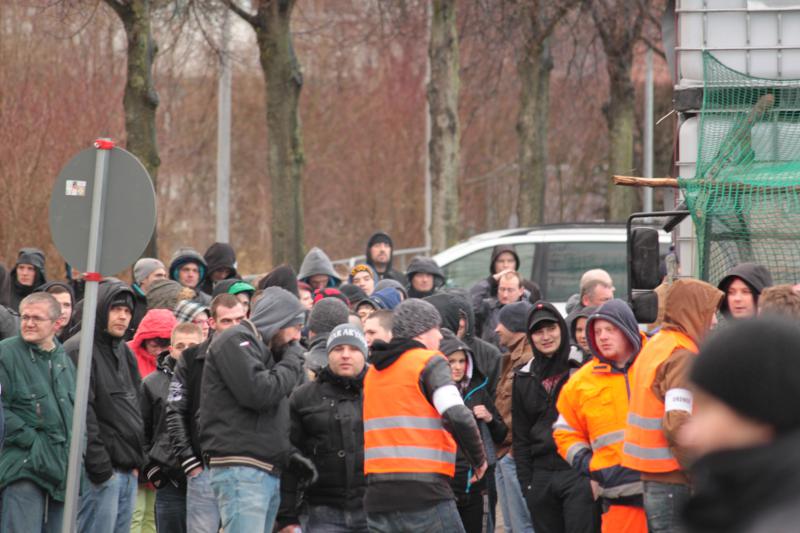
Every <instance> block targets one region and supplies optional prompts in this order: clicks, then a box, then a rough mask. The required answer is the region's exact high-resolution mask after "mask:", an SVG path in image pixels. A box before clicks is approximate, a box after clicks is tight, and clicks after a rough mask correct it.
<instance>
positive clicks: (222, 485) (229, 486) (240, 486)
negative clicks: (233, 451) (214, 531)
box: [210, 466, 281, 533]
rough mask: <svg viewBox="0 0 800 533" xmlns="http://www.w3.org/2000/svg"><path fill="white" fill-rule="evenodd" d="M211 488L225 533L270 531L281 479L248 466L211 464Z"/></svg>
mask: <svg viewBox="0 0 800 533" xmlns="http://www.w3.org/2000/svg"><path fill="white" fill-rule="evenodd" d="M210 474H211V488H212V489H213V490H214V496H216V498H217V504H218V505H219V514H220V516H221V517H222V527H223V529H225V533H271V532H272V526H273V524H274V523H275V516H276V515H277V514H278V504H279V503H280V499H281V490H280V489H281V487H280V485H281V480H280V478H279V477H277V476H273V475H272V474H269V473H267V472H264V471H263V470H259V469H258V468H252V467H249V466H221V467H211V468H210Z"/></svg>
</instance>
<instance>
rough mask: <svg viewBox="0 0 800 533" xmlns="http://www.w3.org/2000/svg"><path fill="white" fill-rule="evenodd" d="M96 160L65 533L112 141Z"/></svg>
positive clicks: (74, 487) (77, 461)
mask: <svg viewBox="0 0 800 533" xmlns="http://www.w3.org/2000/svg"><path fill="white" fill-rule="evenodd" d="M95 148H96V149H97V150H96V151H97V159H96V162H95V171H94V184H93V190H92V210H91V215H90V217H89V220H90V223H89V252H88V254H87V258H86V276H85V279H86V289H85V292H84V297H83V319H82V320H83V322H82V325H81V343H80V350H79V352H78V369H77V370H78V376H77V383H76V385H75V406H74V412H73V414H72V433H71V435H72V439H71V442H70V444H69V463H68V468H69V469H68V470H67V495H66V498H65V500H64V522H63V524H62V526H61V531H62V533H73V532H75V531H76V529H77V524H76V521H77V518H78V498H80V489H81V471H82V468H81V465H82V459H83V438H79V439H78V438H75V437H76V436H78V435H80V436H81V437H82V436H83V434H84V427H85V426H86V406H87V404H88V403H89V378H90V377H91V373H92V344H93V343H94V322H95V315H96V312H97V285H98V283H99V282H100V279H101V276H100V274H99V273H98V270H99V268H98V266H99V262H98V258H99V256H100V245H101V242H102V231H103V226H102V224H101V221H102V220H103V218H104V212H103V210H104V208H105V182H106V177H107V176H108V159H109V151H110V150H111V149H112V148H114V143H113V142H112V141H109V140H98V141H96V142H95Z"/></svg>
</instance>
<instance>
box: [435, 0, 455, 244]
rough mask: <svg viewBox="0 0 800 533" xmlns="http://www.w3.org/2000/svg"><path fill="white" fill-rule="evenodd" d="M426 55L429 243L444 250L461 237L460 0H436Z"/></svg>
mask: <svg viewBox="0 0 800 533" xmlns="http://www.w3.org/2000/svg"><path fill="white" fill-rule="evenodd" d="M431 9H433V16H432V19H431V28H430V43H429V46H428V56H429V58H430V66H431V74H430V81H429V83H428V105H429V113H430V123H431V138H430V142H429V144H428V153H429V169H430V174H431V193H432V213H431V246H432V247H433V250H434V251H439V250H443V249H444V248H447V247H448V246H451V245H453V244H455V243H456V241H457V240H458V229H459V224H458V220H459V218H458V201H459V195H458V175H459V166H460V165H459V160H460V143H461V132H460V126H459V118H458V99H459V91H460V84H461V82H460V76H459V53H458V29H457V26H456V0H433V2H432V4H431Z"/></svg>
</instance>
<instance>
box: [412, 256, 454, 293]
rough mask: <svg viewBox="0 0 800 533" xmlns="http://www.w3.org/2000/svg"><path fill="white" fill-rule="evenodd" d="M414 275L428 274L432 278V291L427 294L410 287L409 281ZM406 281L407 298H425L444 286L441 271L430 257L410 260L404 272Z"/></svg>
mask: <svg viewBox="0 0 800 533" xmlns="http://www.w3.org/2000/svg"><path fill="white" fill-rule="evenodd" d="M414 274H430V275H432V276H433V289H431V290H430V291H427V292H420V291H418V290H416V289H415V288H414V287H413V286H412V285H411V279H412V278H413V277H414ZM406 281H407V283H408V297H409V298H425V297H426V296H431V295H433V294H434V293H436V292H437V291H438V290H439V289H441V288H442V286H444V283H445V278H444V273H443V272H442V269H441V268H439V265H437V264H436V261H434V260H433V259H431V258H430V257H421V256H417V257H415V258H414V259H412V260H411V263H410V264H409V265H408V270H407V271H406Z"/></svg>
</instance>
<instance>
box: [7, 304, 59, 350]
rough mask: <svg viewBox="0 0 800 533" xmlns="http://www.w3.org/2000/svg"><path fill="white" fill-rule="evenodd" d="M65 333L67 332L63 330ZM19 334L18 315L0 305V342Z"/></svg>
mask: <svg viewBox="0 0 800 533" xmlns="http://www.w3.org/2000/svg"><path fill="white" fill-rule="evenodd" d="M64 331H65V332H66V331H67V330H66V329H64ZM18 334H19V315H17V313H15V312H14V311H12V310H11V309H9V308H8V307H6V306H4V305H0V341H1V340H3V339H9V338H11V337H15V336H16V335H18Z"/></svg>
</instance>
